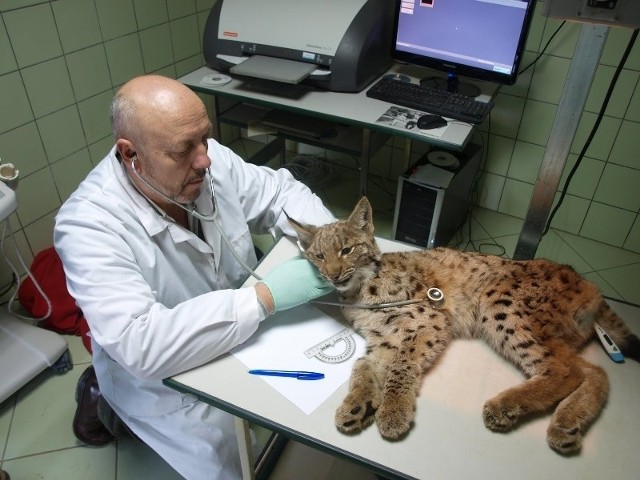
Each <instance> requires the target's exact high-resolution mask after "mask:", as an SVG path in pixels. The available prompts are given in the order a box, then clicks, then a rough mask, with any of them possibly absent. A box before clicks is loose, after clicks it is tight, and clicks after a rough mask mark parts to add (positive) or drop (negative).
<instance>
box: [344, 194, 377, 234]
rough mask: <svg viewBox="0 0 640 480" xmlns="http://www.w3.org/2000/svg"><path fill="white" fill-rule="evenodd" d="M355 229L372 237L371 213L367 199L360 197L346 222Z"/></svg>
mask: <svg viewBox="0 0 640 480" xmlns="http://www.w3.org/2000/svg"><path fill="white" fill-rule="evenodd" d="M347 221H348V222H349V223H350V224H351V225H353V226H354V227H355V228H356V229H358V230H362V231H364V232H365V233H367V234H369V235H373V230H374V228H373V213H372V211H371V204H370V203H369V200H368V199H367V197H362V198H361V199H360V201H359V202H358V204H357V205H356V206H355V208H354V209H353V212H351V215H349V219H348V220H347Z"/></svg>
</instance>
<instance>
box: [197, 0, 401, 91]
mask: <svg viewBox="0 0 640 480" xmlns="http://www.w3.org/2000/svg"><path fill="white" fill-rule="evenodd" d="M395 7H396V0H321V1H318V0H260V1H256V0H218V1H217V2H216V3H215V5H214V6H213V8H212V10H211V12H210V14H209V17H208V19H207V23H206V25H205V29H204V35H203V52H204V58H205V61H206V63H207V66H209V67H211V68H213V69H215V70H217V71H219V72H227V71H230V72H231V73H232V74H237V75H245V76H249V77H258V78H263V79H267V80H275V81H280V82H284V83H290V84H298V83H300V84H303V85H312V86H315V87H318V88H322V89H326V90H331V91H335V92H359V91H361V90H363V89H364V88H365V87H366V86H367V85H368V84H369V83H371V82H372V81H373V80H374V79H375V78H376V77H378V76H380V75H381V74H382V73H384V72H385V71H386V70H387V69H388V68H389V65H390V64H391V38H392V33H393V23H394V16H395V15H396V10H397V9H396V8H395Z"/></svg>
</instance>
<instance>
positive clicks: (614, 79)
mask: <svg viewBox="0 0 640 480" xmlns="http://www.w3.org/2000/svg"><path fill="white" fill-rule="evenodd" d="M637 37H638V29H635V30H634V31H633V33H632V34H631V38H630V39H629V42H628V43H627V48H626V49H625V51H624V53H623V54H622V57H621V58H620V62H619V63H618V67H617V68H616V71H615V73H614V74H613V77H612V78H611V82H610V83H609V88H608V90H607V94H606V95H605V97H604V100H603V101H602V106H601V107H600V111H599V112H598V116H597V117H596V121H595V122H594V124H593V127H592V128H591V132H590V133H589V137H588V138H587V140H586V141H585V142H584V145H583V147H582V150H581V151H580V154H579V155H578V158H577V159H576V163H575V164H574V165H573V167H572V168H571V171H570V172H569V175H567V179H566V180H565V182H564V186H563V187H562V191H561V192H560V198H559V199H558V202H557V203H556V205H555V207H554V208H553V210H552V211H551V214H550V215H549V218H548V219H547V224H546V226H545V229H544V231H543V232H542V235H541V236H543V237H544V236H545V235H546V234H547V233H548V232H549V228H550V227H551V222H552V220H553V218H554V216H555V215H556V213H557V212H558V209H559V208H560V206H561V205H562V202H563V201H564V197H565V196H566V194H567V190H568V189H569V184H570V183H571V179H572V178H573V176H574V175H575V173H576V172H577V171H578V167H580V164H581V163H582V159H583V158H584V155H585V153H586V152H587V149H588V148H589V146H590V145H591V142H592V140H593V137H594V136H595V134H596V132H597V131H598V128H599V127H600V122H601V121H602V118H603V117H604V112H605V111H606V109H607V105H609V100H610V99H611V95H612V94H613V89H614V88H615V86H616V83H617V81H618V77H619V76H620V73H621V72H622V69H623V67H624V64H625V63H626V61H627V57H628V56H629V54H630V53H631V49H632V48H633V45H634V44H635V42H636V38H637Z"/></svg>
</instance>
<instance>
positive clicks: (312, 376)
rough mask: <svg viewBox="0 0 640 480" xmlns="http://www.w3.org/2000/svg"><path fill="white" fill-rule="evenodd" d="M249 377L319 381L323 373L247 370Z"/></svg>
mask: <svg viewBox="0 0 640 480" xmlns="http://www.w3.org/2000/svg"><path fill="white" fill-rule="evenodd" d="M249 373H250V374H251V375H265V376H269V377H290V378H297V379H298V380H320V379H321V378H324V373H318V372H305V371H304V370H303V371H300V370H249Z"/></svg>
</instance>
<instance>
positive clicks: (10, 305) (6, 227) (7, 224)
mask: <svg viewBox="0 0 640 480" xmlns="http://www.w3.org/2000/svg"><path fill="white" fill-rule="evenodd" d="M7 230H8V231H9V236H10V237H11V241H12V242H13V246H14V248H15V252H16V255H17V257H18V260H19V261H20V264H21V265H22V267H23V268H24V269H25V271H26V272H27V275H29V278H31V281H32V282H33V284H34V286H35V287H36V290H38V293H40V295H42V297H43V298H44V300H45V302H46V303H47V313H46V315H44V316H42V317H40V318H34V317H27V316H24V315H20V314H19V313H17V312H15V311H14V310H13V302H14V301H15V299H16V295H17V294H18V290H19V289H20V285H21V283H22V280H21V279H20V274H19V273H18V270H17V269H16V267H15V266H14V265H13V263H12V262H11V260H9V258H8V257H7V252H6V250H5V243H4V241H5V238H6V237H7ZM0 243H1V244H2V255H3V257H4V260H5V261H6V262H7V265H9V267H10V268H11V270H12V272H13V275H14V277H15V278H16V279H17V282H16V283H17V284H16V288H15V291H14V292H13V294H12V295H11V298H10V299H9V303H8V304H7V310H8V311H9V313H11V314H12V315H14V316H16V317H18V318H21V319H22V320H28V321H31V322H34V323H37V322H39V321H42V320H46V319H47V318H49V316H50V315H51V311H52V306H51V300H49V297H47V295H46V294H45V293H44V291H43V290H42V287H40V284H39V283H38V281H37V280H36V279H35V277H34V276H33V274H32V273H31V270H30V269H29V267H27V265H26V264H25V262H24V259H23V258H22V255H21V254H20V250H19V249H18V244H17V243H16V239H15V236H14V234H13V229H12V228H11V222H10V220H9V217H7V219H6V220H5V222H4V226H3V229H2V240H1V242H0Z"/></svg>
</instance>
